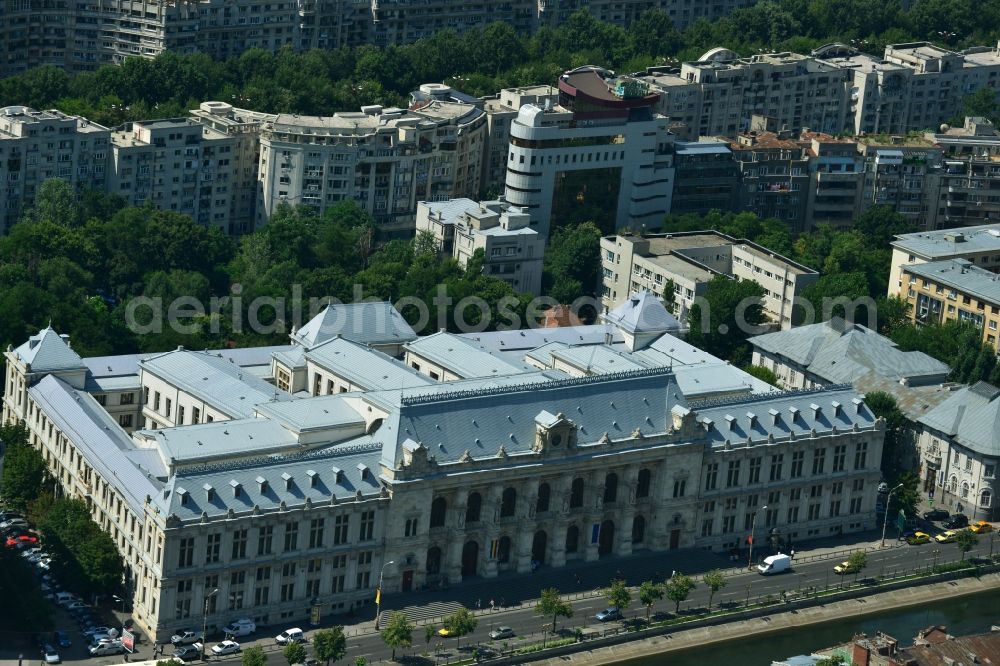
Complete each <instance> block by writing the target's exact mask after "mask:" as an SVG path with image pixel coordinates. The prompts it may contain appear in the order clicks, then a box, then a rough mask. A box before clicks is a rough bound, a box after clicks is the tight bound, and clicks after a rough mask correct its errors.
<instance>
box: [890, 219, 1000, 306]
mask: <svg viewBox="0 0 1000 666" xmlns="http://www.w3.org/2000/svg"><path fill="white" fill-rule="evenodd" d="M891 245H892V260H891V261H892V266H891V268H890V270H889V296H904V295H905V293H906V292H905V290H904V289H903V268H904V267H905V266H906V265H907V264H925V263H928V262H940V261H947V260H949V259H966V260H968V261H969V263H970V264H973V265H976V266H979V267H980V268H983V269H986V270H988V271H991V272H994V273H996V272H1000V224H984V225H980V226H976V227H965V228H962V229H944V230H941V231H920V232H917V233H912V234H901V235H899V236H896V239H895V240H894V241H892V243H891Z"/></svg>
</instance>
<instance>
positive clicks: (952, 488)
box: [948, 476, 958, 495]
mask: <svg viewBox="0 0 1000 666" xmlns="http://www.w3.org/2000/svg"><path fill="white" fill-rule="evenodd" d="M948 492H950V493H951V494H952V495H954V494H955V493H957V492H958V477H957V476H953V477H951V480H950V481H949V482H948Z"/></svg>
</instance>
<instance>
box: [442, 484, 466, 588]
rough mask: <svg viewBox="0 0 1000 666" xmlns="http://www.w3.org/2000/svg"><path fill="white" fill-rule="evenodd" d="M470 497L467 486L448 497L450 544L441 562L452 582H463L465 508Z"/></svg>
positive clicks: (445, 520) (446, 525)
mask: <svg viewBox="0 0 1000 666" xmlns="http://www.w3.org/2000/svg"><path fill="white" fill-rule="evenodd" d="M468 498H469V491H468V490H467V489H465V488H460V489H458V490H456V491H455V493H454V495H453V496H452V497H449V498H448V511H447V512H446V514H445V519H444V525H445V530H446V533H447V537H446V539H447V541H448V546H447V548H446V550H445V553H446V555H445V553H442V555H443V556H444V562H442V563H441V572H442V573H443V574H445V576H446V577H447V579H448V582H449V583H451V584H457V583H461V582H462V549H463V548H464V547H465V508H466V503H467V501H468Z"/></svg>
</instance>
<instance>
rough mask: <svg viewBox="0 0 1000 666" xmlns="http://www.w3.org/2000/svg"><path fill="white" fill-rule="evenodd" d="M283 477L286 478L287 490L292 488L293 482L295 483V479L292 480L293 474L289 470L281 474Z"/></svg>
mask: <svg viewBox="0 0 1000 666" xmlns="http://www.w3.org/2000/svg"><path fill="white" fill-rule="evenodd" d="M281 478H282V479H284V481H285V490H291V489H292V483H294V481H293V480H292V475H291V474H289V473H288V472H285V473H283V474H282V475H281Z"/></svg>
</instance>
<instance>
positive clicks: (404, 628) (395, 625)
mask: <svg viewBox="0 0 1000 666" xmlns="http://www.w3.org/2000/svg"><path fill="white" fill-rule="evenodd" d="M381 636H382V642H383V643H385V644H386V645H388V646H389V647H390V648H392V660H393V661H396V649H397V648H404V649H405V648H408V647H410V646H411V645H413V623H412V622H410V621H409V620H408V619H407V617H406V616H405V615H403V614H402V613H400V612H398V611H393V612H392V613H391V614H390V615H389V621H388V622H386V625H385V629H383V630H382V633H381Z"/></svg>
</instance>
